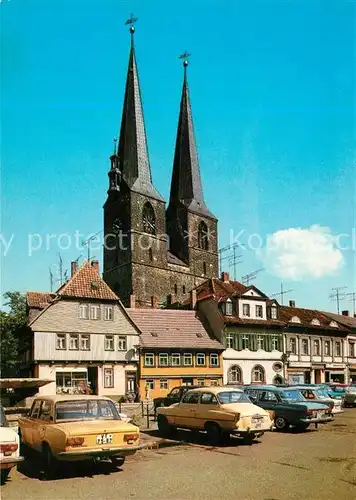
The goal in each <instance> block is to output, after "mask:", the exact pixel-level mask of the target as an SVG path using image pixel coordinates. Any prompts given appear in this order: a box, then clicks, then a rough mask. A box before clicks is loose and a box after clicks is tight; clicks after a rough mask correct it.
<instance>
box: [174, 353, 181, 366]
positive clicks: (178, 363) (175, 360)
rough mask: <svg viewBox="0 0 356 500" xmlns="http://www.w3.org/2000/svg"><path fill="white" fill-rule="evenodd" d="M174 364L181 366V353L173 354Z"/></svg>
mask: <svg viewBox="0 0 356 500" xmlns="http://www.w3.org/2000/svg"><path fill="white" fill-rule="evenodd" d="M172 366H180V354H179V353H176V352H175V353H173V354H172Z"/></svg>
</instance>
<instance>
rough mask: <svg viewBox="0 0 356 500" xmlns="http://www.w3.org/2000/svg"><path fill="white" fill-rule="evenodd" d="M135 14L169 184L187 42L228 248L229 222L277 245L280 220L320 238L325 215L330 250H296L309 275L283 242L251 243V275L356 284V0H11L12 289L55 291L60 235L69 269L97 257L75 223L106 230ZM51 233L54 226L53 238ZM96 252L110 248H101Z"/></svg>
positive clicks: (324, 289)
mask: <svg viewBox="0 0 356 500" xmlns="http://www.w3.org/2000/svg"><path fill="white" fill-rule="evenodd" d="M131 12H134V14H135V15H136V16H137V17H138V18H139V22H138V23H137V32H136V49H137V61H138V68H139V75H140V82H141V90H142V96H143V102H144V114H145V120H146V127H147V134H148V147H149V153H150V160H151V168H152V174H153V179H154V183H155V184H156V186H157V188H158V190H159V191H160V192H161V193H162V194H163V196H164V197H165V199H166V200H168V195H169V184H170V175H171V169H172V161H173V152H174V151H173V150H174V141H175V132H176V126H177V117H178V107H179V99H180V92H181V83H182V68H181V65H180V62H179V60H178V55H179V54H180V53H181V52H182V51H184V50H185V49H188V50H189V51H190V52H191V53H192V57H191V64H190V67H189V85H190V93H191V98H192V106H193V116H194V121H195V130H196V135H197V143H198V148H199V157H200V167H201V172H202V177H203V184H204V191H205V196H206V200H207V203H208V205H209V207H210V209H211V210H212V211H213V212H214V213H215V214H216V215H217V216H218V218H219V236H220V247H223V246H225V245H228V244H229V242H230V231H233V234H234V235H237V234H238V233H239V232H240V231H241V230H242V231H243V235H242V237H241V241H242V243H245V245H246V244H247V246H248V242H251V241H253V238H252V240H251V237H250V235H251V234H254V233H258V234H259V238H260V239H261V242H263V244H265V242H266V241H267V238H268V235H273V234H274V233H276V232H279V231H282V233H278V234H279V236H281V238H282V240H283V241H284V240H288V241H290V239H289V238H290V237H291V238H292V240H293V238H294V237H295V235H296V234H297V235H299V236H298V237H297V240H298V238H299V237H301V239H303V238H304V237H307V239H308V238H309V236H310V231H309V229H310V228H311V227H312V226H314V228H315V226H317V229H316V230H315V229H314V230H312V231H311V233H312V235H314V236H312V239H311V241H313V242H314V241H316V249H315V247H314V246H313V248H312V249H311V251H310V252H309V250H308V251H306V252H305V251H304V254H302V256H300V255H299V254H298V252H299V250H295V251H293V252H294V253H293V252H292V253H293V255H292V256H291V255H289V256H287V261H288V259H289V261H290V259H292V260H293V262H294V264H293V265H294V266H296V267H297V269H298V273H299V270H304V271H303V272H301V273H300V274H301V276H296V275H294V276H293V272H290V262H289V264H288V262H287V264H286V260H285V259H283V258H282V260H278V259H279V258H280V254H278V255H277V254H272V255H270V256H269V260H268V259H267V260H262V261H261V260H260V258H259V257H258V256H257V255H256V253H255V251H254V250H253V249H243V250H241V252H240V253H241V254H242V257H241V260H243V262H242V263H241V264H239V266H238V268H237V270H236V277H237V278H238V279H240V277H241V276H242V275H244V274H246V273H249V272H251V271H254V270H255V269H259V268H261V267H263V266H265V267H266V269H267V271H264V272H261V273H260V274H259V275H258V279H257V280H256V281H255V284H256V285H257V286H259V287H260V288H261V289H262V290H263V291H265V292H266V293H272V292H278V291H279V288H280V283H281V281H283V283H284V288H285V289H293V292H292V293H290V294H288V298H289V299H295V300H296V302H297V304H299V305H301V306H306V307H318V308H324V309H330V310H335V304H334V303H332V302H331V301H330V300H329V294H330V291H331V289H332V288H333V287H336V286H347V287H348V288H347V289H346V290H345V291H347V292H352V291H356V263H355V245H356V241H355V240H356V235H355V229H353V228H355V226H356V222H355V219H356V216H355V211H356V181H355V163H354V151H355V143H354V140H355V100H354V99H355V65H354V64H355V63H354V61H355V53H354V50H355V49H354V48H355V24H354V19H355V14H356V13H355V4H354V2H350V1H343V0H334V1H333V0H330V1H328V0H320V1H316V0H310V1H307V0H305V1H302V0H295V1H293V0H291V1H288V0H285V1H283V0H280V1H270V0H241V1H237V0H235V1H222V0H221V1H218V0H210V1H208V0H204V1H202V0H201V1H198V0H180V1H179V2H177V1H175V0H171V1H170V2H163V1H148V0H145V1H144V0H136V1H118V0H102V1H100V2H99V1H93V0H70V1H69V0H51V1H50V2H48V0H10V1H7V0H3V2H2V3H1V4H0V13H1V61H2V62H1V73H2V75H1V76H2V78H1V96H2V99H1V117H2V141H1V159H2V178H1V181H2V184H1V194H2V232H3V240H2V253H4V249H5V244H4V242H6V243H8V242H9V241H10V238H11V237H12V240H11V245H10V247H9V248H8V251H7V252H6V256H4V257H3V259H2V290H3V291H5V290H9V289H11V290H21V291H25V290H48V289H49V272H48V269H49V266H52V269H53V272H54V274H56V267H55V265H56V264H57V262H58V257H57V254H58V238H59V235H61V234H64V233H65V234H68V235H70V238H71V240H72V244H71V245H70V248H69V249H68V250H62V251H61V254H62V258H63V264H64V268H69V267H70V261H71V260H73V259H76V258H77V257H78V256H79V255H80V254H82V255H83V257H85V255H86V251H85V249H81V250H79V249H77V248H75V237H74V235H75V232H76V231H80V233H81V234H83V235H89V234H91V233H95V232H97V231H100V230H101V229H102V223H103V213H102V205H103V203H104V201H105V196H106V190H107V171H108V168H109V161H108V156H109V155H110V153H111V150H112V138H113V137H114V135H116V134H117V132H118V130H119V126H120V120H121V110H122V100H123V92H124V84H125V77H126V70H127V61H128V49H129V35H128V31H127V27H125V26H124V21H125V20H126V19H127V18H128V17H129V15H130V13H131ZM318 226H322V227H326V228H329V229H328V230H322V231H321V233H322V234H324V235H325V233H327V234H331V235H333V236H335V235H339V234H341V233H346V234H347V235H349V236H345V237H343V240H342V243H343V246H348V249H347V250H343V251H342V252H338V251H337V249H335V248H329V249H327V250H326V251H325V252H324V250H325V248H324V247H323V244H324V243H323V240H322V241H321V243H320V234H319V233H320V231H319V229H318ZM293 228H294V229H295V230H297V231H293V230H292V231H291V229H293ZM298 228H300V230H299V231H298ZM288 230H289V231H288ZM353 231H354V241H353V242H352V234H353ZM31 234H32V235H34V234H38V235H40V236H32V243H33V245H35V246H36V245H37V244H38V243H39V242H40V239H42V242H43V244H42V246H41V248H40V249H38V250H34V251H33V252H32V255H29V238H31V236H30V235H31ZM46 235H55V236H53V237H52V238H51V240H50V241H49V244H48V245H46ZM293 235H294V236H293ZM271 238H272V240H269V241H274V240H276V239H278V236H271ZM313 238H315V239H313ZM322 238H323V237H322ZM68 241H69V240H68V237H62V239H61V240H60V242H61V243H62V245H63V246H66V244H67V242H68ZM256 241H257V240H256V238H255V240H254V243H253V245H252V246H254V247H255V246H256ZM298 241H299V240H298ZM352 243H353V245H352ZM298 248H299V247H298ZM319 250H320V251H321V253H320V254H319V253H318V252H319ZM93 254H94V255H96V256H97V257H99V258H100V259H101V250H94V251H93ZM296 254H298V255H296ZM225 255H227V254H225ZM282 257H283V256H282ZM284 257H285V256H284ZM298 259H299V260H298ZM300 259H302V260H300ZM328 259H330V268H329V260H328ZM309 260H310V262H309ZM277 261H278V262H279V263H281V262H282V264H281V265H279V266H276V265H275V264H276V262H277ZM306 261H308V262H306ZM224 262H225V266H224V267H225V268H227V267H228V259H226V260H225V261H224ZM321 263H322V265H321V266H320V264H321ZM284 265H287V267H288V266H289V267H288V269H287V271H286V270H285V269H281V267H283V266H284ZM292 267H293V266H292ZM319 267H320V269H319ZM277 268H278V269H277ZM315 269H317V271H315ZM332 269H334V274H331V275H329V271H330V270H332ZM230 272H231V273H232V274H233V269H232V268H231V269H230ZM298 273H297V274H298ZM350 306H351V304H350V303H348V302H347V301H346V300H345V301H344V302H343V303H342V308H343V309H346V308H350Z"/></svg>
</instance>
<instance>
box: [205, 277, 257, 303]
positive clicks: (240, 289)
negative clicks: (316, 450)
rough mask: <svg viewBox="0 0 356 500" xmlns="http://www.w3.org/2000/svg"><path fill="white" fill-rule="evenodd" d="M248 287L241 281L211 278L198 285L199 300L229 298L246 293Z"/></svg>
mask: <svg viewBox="0 0 356 500" xmlns="http://www.w3.org/2000/svg"><path fill="white" fill-rule="evenodd" d="M247 289H248V287H246V286H245V285H243V284H242V283H240V282H239V281H232V280H229V281H222V280H220V279H218V278H210V279H208V280H206V281H204V283H202V284H201V285H199V286H197V287H196V292H197V300H203V299H206V298H208V297H214V298H216V299H218V300H221V299H223V298H227V297H229V296H231V295H234V294H236V293H238V294H241V293H244V292H245V291H246V290H247Z"/></svg>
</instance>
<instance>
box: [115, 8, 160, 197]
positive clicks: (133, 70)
mask: <svg viewBox="0 0 356 500" xmlns="http://www.w3.org/2000/svg"><path fill="white" fill-rule="evenodd" d="M136 21H137V19H136V18H134V17H133V16H131V18H130V19H128V20H127V21H126V23H125V24H129V25H130V33H131V48H130V56H129V65H128V70H127V78H126V89H125V98H124V106H123V111H122V119H121V130H120V138H119V146H118V156H119V158H120V166H121V172H122V178H123V180H124V181H125V182H126V184H127V185H128V187H129V188H130V189H132V191H136V192H138V193H140V194H143V195H146V196H150V197H152V198H155V199H158V200H162V197H161V195H160V194H159V193H158V191H157V190H156V188H155V187H154V186H153V184H152V176H151V167H150V162H149V156H148V149H147V137H146V129H145V123H144V118H143V110H142V101H141V91H140V85H139V79H138V71H137V64H136V54H135V45H134V33H135V27H134V23H135V22H136Z"/></svg>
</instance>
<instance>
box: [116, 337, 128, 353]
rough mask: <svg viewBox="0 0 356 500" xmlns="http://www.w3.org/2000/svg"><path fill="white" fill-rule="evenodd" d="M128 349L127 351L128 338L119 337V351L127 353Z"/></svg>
mask: <svg viewBox="0 0 356 500" xmlns="http://www.w3.org/2000/svg"><path fill="white" fill-rule="evenodd" d="M126 349H127V342H126V337H125V336H124V335H119V337H118V340H117V350H118V351H126Z"/></svg>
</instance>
